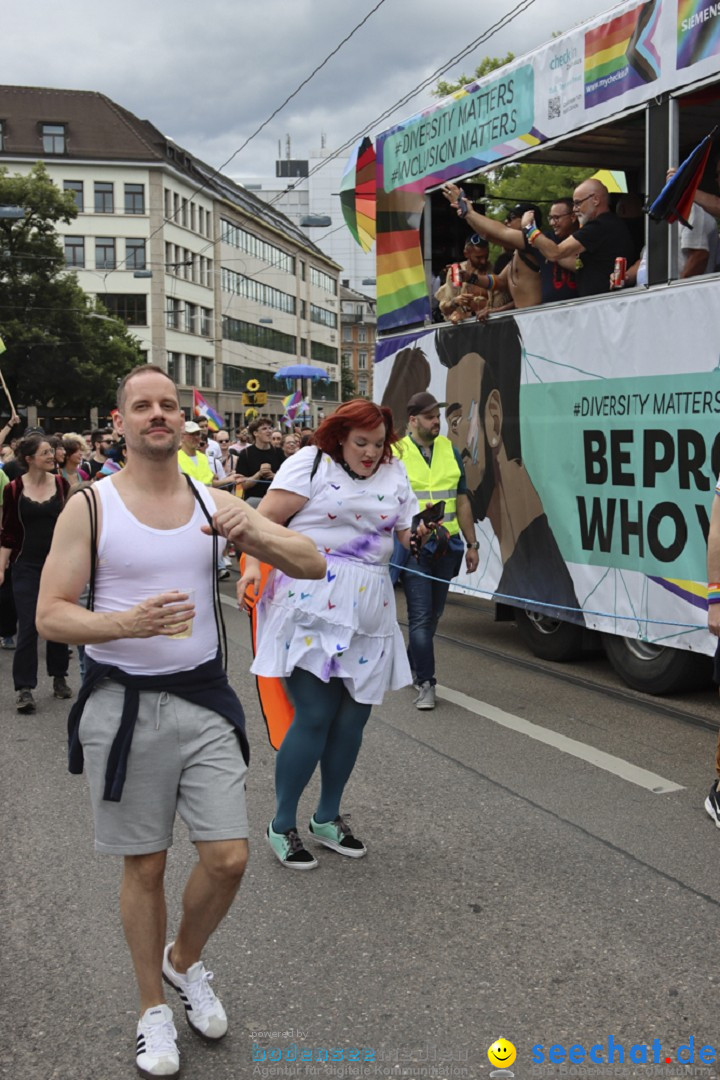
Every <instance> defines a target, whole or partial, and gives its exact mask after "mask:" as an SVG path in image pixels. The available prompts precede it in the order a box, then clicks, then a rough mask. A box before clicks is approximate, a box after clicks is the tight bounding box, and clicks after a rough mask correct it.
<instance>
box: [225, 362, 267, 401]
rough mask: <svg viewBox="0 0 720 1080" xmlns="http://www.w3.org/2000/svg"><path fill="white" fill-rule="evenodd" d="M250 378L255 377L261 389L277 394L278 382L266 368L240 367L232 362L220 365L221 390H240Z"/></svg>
mask: <svg viewBox="0 0 720 1080" xmlns="http://www.w3.org/2000/svg"><path fill="white" fill-rule="evenodd" d="M251 379H257V381H258V383H259V385H260V390H261V391H265V393H269V394H277V392H278V388H277V386H278V384H277V382H275V380H274V379H273V377H272V373H271V372H269V371H268V370H267V369H266V368H251V367H240V366H235V365H234V364H223V366H222V383H223V386H222V388H223V390H230V391H235V392H242V391H243V390H245V389H246V387H247V383H248V382H249V381H250V380H251Z"/></svg>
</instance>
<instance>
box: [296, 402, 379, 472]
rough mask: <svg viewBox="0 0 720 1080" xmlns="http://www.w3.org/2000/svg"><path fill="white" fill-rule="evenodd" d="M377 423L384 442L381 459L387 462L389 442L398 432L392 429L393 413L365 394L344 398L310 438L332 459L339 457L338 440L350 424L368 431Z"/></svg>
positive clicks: (350, 428)
mask: <svg viewBox="0 0 720 1080" xmlns="http://www.w3.org/2000/svg"><path fill="white" fill-rule="evenodd" d="M378 424H384V425H385V445H384V446H383V454H382V459H381V460H382V461H383V462H387V461H390V459H391V458H392V450H391V449H390V448H391V446H392V445H393V443H396V442H397V441H398V439H399V438H400V436H399V435H398V434H397V433H396V432H395V431H393V415H392V412H391V411H390V409H388V408H387V407H386V406H384V405H375V404H374V402H372V401H368V400H367V399H366V398H353V400H352V401H344V402H343V403H342V405H341V406H340V407H339V408H338V409H336V410H335V412H334V413H333V414H332V415H331V416H328V417H326V418H325V419H324V420H323V422H322V424H321V425H320V427H319V428H318V429H317V431H316V432H315V434H314V436H313V439H312V442H313V445H314V446H319V447H320V449H321V450H323V451H324V452H325V453H326V454H329V455H330V457H331V458H333V460H334V461H342V449H341V447H340V443H341V441H342V440H344V439H345V438H346V437H347V435H348V433H349V432H350V431H351V430H352V429H353V428H361V429H363V430H365V431H372V429H373V428H375V427H377V426H378Z"/></svg>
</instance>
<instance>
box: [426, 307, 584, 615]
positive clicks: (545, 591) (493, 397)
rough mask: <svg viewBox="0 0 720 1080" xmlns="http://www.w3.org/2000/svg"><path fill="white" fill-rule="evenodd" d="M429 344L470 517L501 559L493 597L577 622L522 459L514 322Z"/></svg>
mask: <svg viewBox="0 0 720 1080" xmlns="http://www.w3.org/2000/svg"><path fill="white" fill-rule="evenodd" d="M436 349H437V354H438V357H439V358H440V362H441V363H442V364H443V366H444V367H446V368H447V380H446V391H445V398H446V401H447V406H446V409H445V418H446V420H447V424H448V436H449V438H450V440H451V442H452V443H453V445H454V446H455V447H456V449H457V450H458V451H459V452H460V455H461V457H462V459H463V463H464V465H465V476H466V479H467V487H468V495H469V496H470V502H471V505H472V508H473V514H474V517H475V520H476V521H483V520H485V518H487V519H488V520H489V522H490V524H491V525H492V528H493V532H494V533H495V536H496V537H497V542H498V547H499V551H500V558H501V560H502V563H503V572H502V576H501V578H500V581H499V583H498V586H497V598H498V599H499V598H501V597H503V596H513V597H523V598H524V599H527V600H530V601H532V600H537V601H540V602H541V603H543V604H557V605H558V608H557V609H554V608H552V607H543V608H542V609H541V611H542V614H544V615H548V616H550V617H554V618H562V619H564V620H565V621H568V622H576V623H581V624H582V623H583V622H584V619H583V616H582V613H581V612H580V611H579V610H577V609H579V607H580V605H579V603H578V599H577V596H576V594H575V586H574V584H573V581H572V578H571V576H570V572H569V570H568V568H567V566H566V564H565V561H564V559H563V557H562V555H561V553H560V549H559V548H558V545H557V541H556V540H555V537H554V535H553V532H552V529H551V527H550V523H549V522H548V519H547V515H546V514H545V510H544V508H543V504H542V500H541V498H540V496H539V494H538V492H537V491H536V490H535V487H534V485H533V482H532V480H531V478H530V475H529V473H528V471H527V469H526V467H525V464H524V463H523V460H522V449H521V445H520V370H521V360H522V341H521V338H520V332H519V330H518V326H517V323H516V322H515V320H514V319H513V318H507V319H502V320H497V321H495V320H493V321H491V322H489V323H486V324H477V323H475V324H469V325H468V326H467V327H458V328H456V329H455V330H453V331H452V332H450V333H448V332H447V331H442V330H440V331H438V332H437V333H436Z"/></svg>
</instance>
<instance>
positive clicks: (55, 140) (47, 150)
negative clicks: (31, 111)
mask: <svg viewBox="0 0 720 1080" xmlns="http://www.w3.org/2000/svg"><path fill="white" fill-rule="evenodd" d="M42 144H43V153H44V154H64V153H65V125H64V124H43V125H42Z"/></svg>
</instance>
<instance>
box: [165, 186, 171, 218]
mask: <svg viewBox="0 0 720 1080" xmlns="http://www.w3.org/2000/svg"><path fill="white" fill-rule="evenodd" d="M164 196H165V217H166V219H168V220H169V219H170V216H171V215H172V192H171V191H170V189H169V188H165V189H164Z"/></svg>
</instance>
